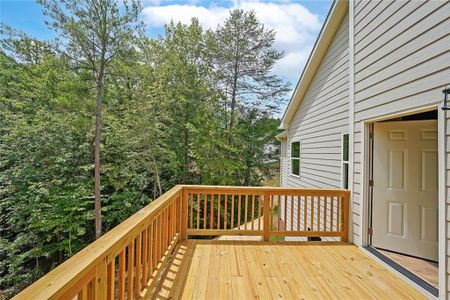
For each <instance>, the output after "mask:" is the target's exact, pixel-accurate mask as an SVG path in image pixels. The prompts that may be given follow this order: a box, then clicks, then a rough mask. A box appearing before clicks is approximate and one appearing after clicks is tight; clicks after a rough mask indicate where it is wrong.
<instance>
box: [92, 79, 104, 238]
mask: <svg viewBox="0 0 450 300" xmlns="http://www.w3.org/2000/svg"><path fill="white" fill-rule="evenodd" d="M102 105H103V76H102V77H101V78H100V79H99V81H98V84H97V109H96V112H95V150H94V161H95V167H94V191H95V238H96V239H98V238H99V237H100V236H101V235H102V214H101V210H102V206H101V201H100V200H101V198H100V142H101V127H102Z"/></svg>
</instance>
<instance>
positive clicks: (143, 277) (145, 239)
mask: <svg viewBox="0 0 450 300" xmlns="http://www.w3.org/2000/svg"><path fill="white" fill-rule="evenodd" d="M349 196H350V192H349V191H347V190H339V189H335V190H333V189H293V188H271V187H226V186H189V185H178V186H175V187H174V188H172V189H171V190H169V191H168V192H166V193H165V194H164V195H162V196H161V197H159V198H158V199H157V200H155V201H153V202H152V203H151V204H149V205H148V206H146V207H144V208H143V209H142V210H140V211H139V212H137V213H136V214H134V215H133V216H131V217H130V218H128V219H127V220H125V221H124V222H122V223H121V224H119V225H118V226H116V227H115V228H113V229H112V230H111V231H109V232H108V233H106V234H105V235H103V236H102V237H100V238H99V239H97V240H96V241H95V242H93V243H92V244H90V245H88V246H87V247H86V248H84V249H83V250H81V251H80V252H78V253H77V254H76V255H74V256H73V257H72V258H70V259H68V260H67V261H65V262H64V263H62V264H61V265H60V266H58V267H57V268H55V269H54V270H52V271H51V272H49V273H48V274H47V275H45V276H43V277H42V278H41V279H39V280H38V281H36V282H35V283H33V284H32V285H30V286H29V287H28V288H26V289H25V290H24V291H22V292H21V293H19V294H18V295H17V296H16V297H15V299H83V300H84V299H138V298H143V299H147V298H150V296H151V295H152V294H153V293H154V292H155V291H156V290H157V287H158V283H159V281H160V278H161V276H162V275H163V273H164V272H165V270H166V268H167V267H168V266H169V264H170V260H171V257H172V253H173V252H174V250H175V248H176V247H177V246H178V244H179V243H180V241H181V240H184V239H187V238H188V237H192V236H205V235H216V236H217V235H259V236H262V237H263V239H264V240H269V238H270V237H271V236H283V237H285V236H320V237H340V238H341V240H342V241H347V236H348V223H349Z"/></svg>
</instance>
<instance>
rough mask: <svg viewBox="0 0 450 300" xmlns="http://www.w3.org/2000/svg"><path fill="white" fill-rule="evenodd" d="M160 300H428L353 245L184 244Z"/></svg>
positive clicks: (207, 242) (234, 242)
mask: <svg viewBox="0 0 450 300" xmlns="http://www.w3.org/2000/svg"><path fill="white" fill-rule="evenodd" d="M156 298H157V299H388V298H389V299H426V298H425V296H423V295H422V294H420V293H419V292H418V291H416V290H415V289H414V288H412V287H411V286H409V285H408V284H407V283H406V282H404V281H403V280H402V279H400V278H399V277H397V275H395V274H394V273H392V272H390V271H389V270H387V269H386V268H384V267H383V266H382V265H380V264H379V263H378V262H376V261H375V260H373V259H372V258H370V257H369V256H367V255H366V254H364V253H363V252H362V251H361V250H359V249H358V248H357V247H356V246H354V245H352V244H347V243H339V242H337V243H333V242H327V243H271V242H255V241H218V240H208V241H206V240H202V241H200V240H188V241H184V242H182V244H181V245H180V247H179V249H178V252H177V253H176V255H175V258H174V260H173V262H172V265H171V266H170V268H169V270H168V273H167V274H166V276H165V278H164V279H163V281H162V283H161V287H160V292H159V294H158V295H157V296H156Z"/></svg>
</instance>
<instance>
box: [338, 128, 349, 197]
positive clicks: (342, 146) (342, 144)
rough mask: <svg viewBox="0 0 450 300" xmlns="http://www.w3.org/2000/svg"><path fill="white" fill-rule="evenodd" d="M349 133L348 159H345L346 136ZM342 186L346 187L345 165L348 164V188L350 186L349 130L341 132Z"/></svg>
mask: <svg viewBox="0 0 450 300" xmlns="http://www.w3.org/2000/svg"><path fill="white" fill-rule="evenodd" d="M345 135H348V149H347V152H348V159H347V160H344V136H345ZM340 148H341V188H343V189H345V187H344V176H345V174H344V165H347V185H348V187H347V189H348V188H349V187H350V180H349V177H350V134H349V133H348V132H342V133H341V147H340Z"/></svg>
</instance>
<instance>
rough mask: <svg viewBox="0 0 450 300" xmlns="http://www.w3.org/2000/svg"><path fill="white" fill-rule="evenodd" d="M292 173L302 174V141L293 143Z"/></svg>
mask: <svg viewBox="0 0 450 300" xmlns="http://www.w3.org/2000/svg"><path fill="white" fill-rule="evenodd" d="M291 174H292V175H296V176H300V142H292V143H291Z"/></svg>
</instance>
